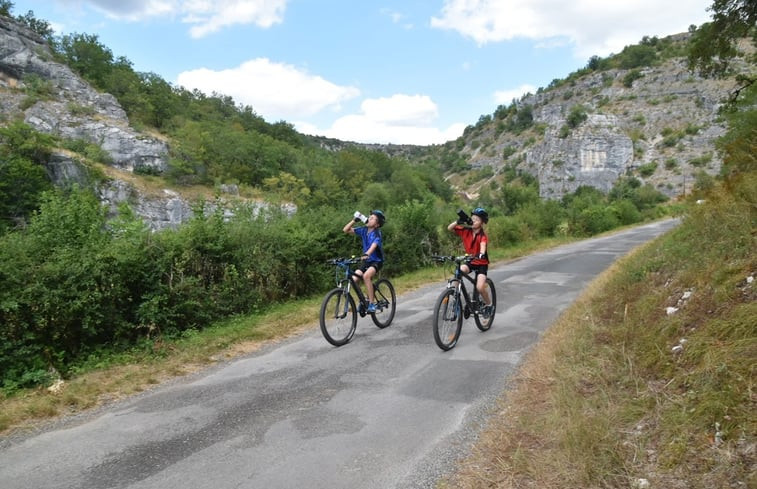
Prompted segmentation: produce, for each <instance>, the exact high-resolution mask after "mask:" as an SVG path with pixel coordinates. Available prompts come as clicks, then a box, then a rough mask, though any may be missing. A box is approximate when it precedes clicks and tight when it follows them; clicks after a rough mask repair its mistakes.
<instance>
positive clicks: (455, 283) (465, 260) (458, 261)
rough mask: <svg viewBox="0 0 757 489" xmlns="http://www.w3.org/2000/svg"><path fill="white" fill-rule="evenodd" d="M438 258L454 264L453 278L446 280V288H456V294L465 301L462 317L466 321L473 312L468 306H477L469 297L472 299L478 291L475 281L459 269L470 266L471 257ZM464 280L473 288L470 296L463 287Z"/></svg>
mask: <svg viewBox="0 0 757 489" xmlns="http://www.w3.org/2000/svg"><path fill="white" fill-rule="evenodd" d="M440 258H444V259H445V260H448V261H454V262H455V271H454V274H453V276H452V277H451V278H450V279H448V280H447V288H453V287H455V288H457V291H458V293H459V294H460V295H461V296H462V297H463V299H464V300H465V308H464V309H463V315H464V317H465V319H468V317H470V315H471V313H472V312H473V311H472V310H471V307H470V306H472V305H475V304H478V302H479V301H478V300H474V299H473V298H472V297H471V295H472V296H473V297H475V296H476V295H478V289H477V288H476V279H475V278H473V277H471V275H470V274H469V273H465V272H464V271H463V270H462V268H461V267H462V265H463V264H467V265H469V266H470V261H471V259H472V257H469V256H467V255H466V256H459V257H453V256H448V257H440ZM466 280H467V281H468V282H470V284H471V286H472V287H473V293H472V294H469V293H468V287H466V286H465V281H466Z"/></svg>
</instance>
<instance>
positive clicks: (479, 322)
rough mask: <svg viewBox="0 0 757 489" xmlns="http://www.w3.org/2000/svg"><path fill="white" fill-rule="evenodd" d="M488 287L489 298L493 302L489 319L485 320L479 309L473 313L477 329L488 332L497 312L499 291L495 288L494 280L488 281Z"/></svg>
mask: <svg viewBox="0 0 757 489" xmlns="http://www.w3.org/2000/svg"><path fill="white" fill-rule="evenodd" d="M486 287H487V289H489V290H488V291H489V298H491V300H492V311H491V314H490V315H489V317H488V318H486V319H484V317H483V316H482V315H481V311H480V310H479V309H477V310H476V311H474V312H473V320H474V321H475V322H476V327H477V328H478V329H480V330H481V331H488V330H489V328H491V327H492V324H493V323H494V314H495V313H496V312H497V289H495V288H494V282H492V279H490V278H488V277H487V279H486ZM479 297H480V296H479Z"/></svg>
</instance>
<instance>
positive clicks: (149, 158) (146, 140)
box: [0, 17, 168, 173]
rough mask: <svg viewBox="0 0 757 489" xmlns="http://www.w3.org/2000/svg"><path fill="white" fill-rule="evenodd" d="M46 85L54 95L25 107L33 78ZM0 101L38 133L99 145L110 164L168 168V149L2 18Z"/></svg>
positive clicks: (30, 35)
mask: <svg viewBox="0 0 757 489" xmlns="http://www.w3.org/2000/svg"><path fill="white" fill-rule="evenodd" d="M35 76H36V77H37V78H38V79H39V80H42V81H44V83H46V84H47V86H48V87H49V88H48V90H49V91H51V92H52V93H50V94H46V96H42V97H38V98H37V100H32V101H33V104H32V105H31V106H30V107H28V108H24V109H22V105H21V104H22V103H28V102H27V97H26V96H24V91H25V89H26V88H27V82H28V80H30V78H32V77H35ZM0 87H4V88H5V90H2V91H0V99H2V100H3V102H2V103H1V104H2V108H3V112H4V113H6V114H8V113H14V112H15V113H21V114H23V120H24V122H26V123H27V124H29V125H30V126H32V127H33V128H34V129H36V130H37V131H40V132H44V133H49V134H54V135H56V136H60V137H62V138H64V139H81V140H84V141H87V142H89V143H93V144H97V145H98V146H100V147H101V148H102V149H103V150H104V151H105V152H107V154H108V155H109V156H110V159H111V160H112V163H113V165H114V166H116V167H118V168H121V169H125V170H129V171H133V170H135V169H139V168H149V169H150V170H152V171H155V172H158V173H159V172H162V171H164V170H165V169H166V164H167V158H168V145H167V144H166V143H165V142H164V141H161V140H159V139H156V138H153V137H149V136H145V135H143V134H139V133H138V132H136V131H134V130H133V129H131V128H130V127H129V121H128V118H127V117H126V113H125V112H124V110H123V109H122V108H121V106H120V105H119V104H118V101H117V100H116V99H115V97H113V96H112V95H110V94H107V93H100V92H98V91H97V90H95V89H94V88H92V87H91V86H90V85H89V84H87V83H86V82H85V81H84V80H82V79H81V78H80V77H79V76H77V75H76V74H75V73H74V72H72V71H71V69H69V68H68V67H67V66H66V65H63V64H61V63H58V62H56V61H54V59H53V56H52V53H51V51H50V49H49V47H48V45H47V43H46V42H45V41H44V39H42V38H40V37H39V36H38V35H36V34H35V33H34V32H32V31H30V30H28V29H25V28H24V27H23V26H20V25H18V24H17V23H15V22H12V21H11V20H10V19H8V18H6V17H0Z"/></svg>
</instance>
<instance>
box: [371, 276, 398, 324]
mask: <svg viewBox="0 0 757 489" xmlns="http://www.w3.org/2000/svg"><path fill="white" fill-rule="evenodd" d="M373 294H374V295H375V297H376V306H377V308H378V310H377V311H376V312H374V313H373V314H371V319H373V323H374V324H375V325H376V326H378V327H379V328H382V329H383V328H386V327H387V326H389V325H390V324H392V320H394V312H395V310H396V309H397V294H395V292H394V286H393V285H392V283H391V282H390V281H389V280H387V279H385V278H382V279H381V280H379V281H377V282H376V283H375V284H374V285H373Z"/></svg>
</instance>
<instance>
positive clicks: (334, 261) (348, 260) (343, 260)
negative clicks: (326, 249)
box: [326, 256, 360, 266]
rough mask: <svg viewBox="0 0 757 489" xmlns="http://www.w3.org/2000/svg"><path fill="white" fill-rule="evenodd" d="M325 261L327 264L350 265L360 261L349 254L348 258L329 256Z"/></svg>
mask: <svg viewBox="0 0 757 489" xmlns="http://www.w3.org/2000/svg"><path fill="white" fill-rule="evenodd" d="M326 263H328V264H329V265H341V266H344V265H352V264H355V263H360V258H356V257H354V256H351V257H350V258H331V259H329V260H326Z"/></svg>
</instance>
